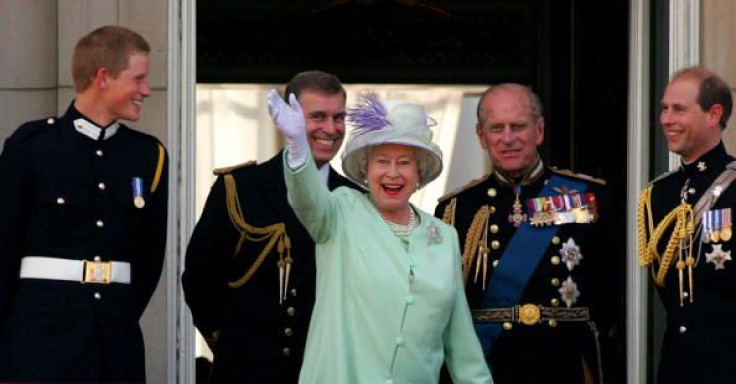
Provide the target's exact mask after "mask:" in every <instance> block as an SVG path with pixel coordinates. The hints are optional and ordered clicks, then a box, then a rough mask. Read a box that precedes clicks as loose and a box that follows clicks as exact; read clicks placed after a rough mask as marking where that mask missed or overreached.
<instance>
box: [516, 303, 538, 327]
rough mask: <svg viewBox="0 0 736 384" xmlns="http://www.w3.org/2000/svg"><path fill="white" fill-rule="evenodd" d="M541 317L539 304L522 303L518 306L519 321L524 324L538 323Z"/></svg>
mask: <svg viewBox="0 0 736 384" xmlns="http://www.w3.org/2000/svg"><path fill="white" fill-rule="evenodd" d="M541 317H542V313H541V310H540V309H539V306H537V305H534V304H524V305H522V306H520V307H519V321H521V323H522V324H525V325H535V324H538V323H539V320H540V319H541Z"/></svg>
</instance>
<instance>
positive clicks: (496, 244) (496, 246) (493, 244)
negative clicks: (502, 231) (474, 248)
mask: <svg viewBox="0 0 736 384" xmlns="http://www.w3.org/2000/svg"><path fill="white" fill-rule="evenodd" d="M491 248H493V249H499V248H501V243H499V242H498V240H493V241H491Z"/></svg>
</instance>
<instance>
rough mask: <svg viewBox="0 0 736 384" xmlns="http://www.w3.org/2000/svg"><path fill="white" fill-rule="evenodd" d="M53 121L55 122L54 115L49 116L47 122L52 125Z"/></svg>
mask: <svg viewBox="0 0 736 384" xmlns="http://www.w3.org/2000/svg"><path fill="white" fill-rule="evenodd" d="M53 123H54V118H53V117H49V118H48V119H46V124H49V125H51V124H53Z"/></svg>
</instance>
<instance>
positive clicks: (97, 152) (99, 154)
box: [95, 149, 103, 157]
mask: <svg viewBox="0 0 736 384" xmlns="http://www.w3.org/2000/svg"><path fill="white" fill-rule="evenodd" d="M95 155H97V157H102V155H103V153H102V150H101V149H98V150H96V151H95Z"/></svg>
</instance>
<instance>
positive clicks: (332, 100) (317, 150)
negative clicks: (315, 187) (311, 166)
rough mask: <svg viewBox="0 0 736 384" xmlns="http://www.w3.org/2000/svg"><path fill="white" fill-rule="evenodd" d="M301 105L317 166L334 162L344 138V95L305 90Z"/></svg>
mask: <svg viewBox="0 0 736 384" xmlns="http://www.w3.org/2000/svg"><path fill="white" fill-rule="evenodd" d="M299 103H300V104H301V106H302V110H303V111H304V118H305V119H306V123H307V141H309V147H310V148H311V150H312V156H313V157H314V162H315V163H316V164H317V167H322V166H323V165H324V164H325V163H327V162H329V161H330V160H332V158H333V157H335V154H337V151H338V150H339V149H340V146H341V145H342V140H343V139H344V138H345V114H346V112H345V95H344V94H343V93H337V94H333V95H330V94H327V93H323V92H315V91H312V90H309V89H305V90H304V91H302V92H301V94H300V95H299Z"/></svg>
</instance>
